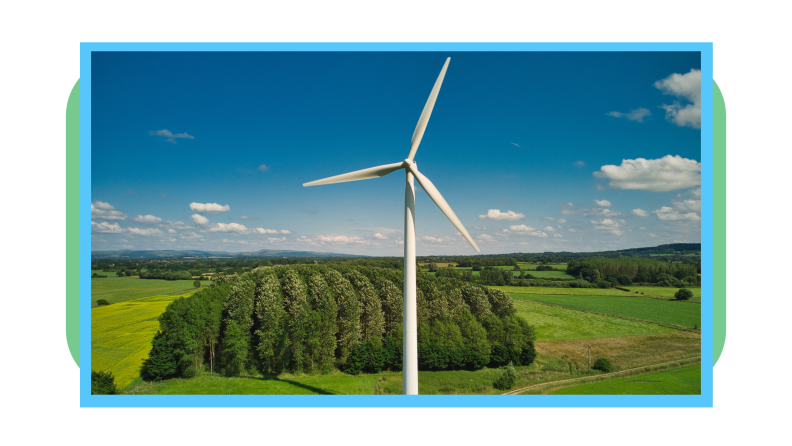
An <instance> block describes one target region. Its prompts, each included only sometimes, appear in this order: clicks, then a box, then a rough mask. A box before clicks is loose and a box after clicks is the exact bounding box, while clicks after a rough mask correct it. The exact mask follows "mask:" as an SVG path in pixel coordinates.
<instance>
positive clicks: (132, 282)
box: [91, 272, 211, 307]
mask: <svg viewBox="0 0 792 446" xmlns="http://www.w3.org/2000/svg"><path fill="white" fill-rule="evenodd" d="M99 274H104V275H108V276H110V277H108V278H106V279H91V306H92V307H96V301H97V300H98V299H106V300H107V301H108V302H110V303H111V304H115V303H118V302H124V301H128V300H134V299H140V298H141V297H147V296H155V295H164V294H184V293H188V292H192V291H195V290H196V289H197V288H195V287H194V286H193V281H192V280H159V279H139V278H137V277H134V276H133V277H113V276H112V275H113V274H115V273H102V272H99ZM210 283H211V282H210V281H208V280H202V281H201V285H202V286H206V285H209V284H210Z"/></svg>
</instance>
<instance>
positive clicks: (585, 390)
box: [550, 364, 701, 395]
mask: <svg viewBox="0 0 792 446" xmlns="http://www.w3.org/2000/svg"><path fill="white" fill-rule="evenodd" d="M550 394H551V395H700V394H701V364H695V365H690V366H686V367H680V368H677V369H671V370H664V371H662V372H654V373H647V374H644V375H634V376H629V377H626V378H619V379H614V380H611V381H602V382H597V383H591V384H582V385H579V386H572V387H566V388H563V389H559V390H556V391H554V392H551V393H550Z"/></svg>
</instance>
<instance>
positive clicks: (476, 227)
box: [473, 226, 487, 231]
mask: <svg viewBox="0 0 792 446" xmlns="http://www.w3.org/2000/svg"><path fill="white" fill-rule="evenodd" d="M473 229H475V230H476V231H486V230H487V227H486V226H473Z"/></svg>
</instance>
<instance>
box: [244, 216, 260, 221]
mask: <svg viewBox="0 0 792 446" xmlns="http://www.w3.org/2000/svg"><path fill="white" fill-rule="evenodd" d="M239 219H240V220H260V218H258V217H248V216H247V215H243V216H241V217H239Z"/></svg>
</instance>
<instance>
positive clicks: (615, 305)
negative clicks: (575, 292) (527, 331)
mask: <svg viewBox="0 0 792 446" xmlns="http://www.w3.org/2000/svg"><path fill="white" fill-rule="evenodd" d="M512 297H513V298H514V299H525V300H530V301H533V302H541V303H546V304H552V305H560V306H562V307H566V308H571V309H574V310H583V311H593V312H596V313H605V314H612V315H614V316H622V317H629V318H634V319H641V320H645V321H650V322H657V323H661V324H669V325H680V326H683V327H688V328H694V325H695V327H701V305H691V304H688V303H685V302H675V301H668V300H661V299H647V298H645V297H636V296H633V297H626V296H543V295H540V294H512Z"/></svg>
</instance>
